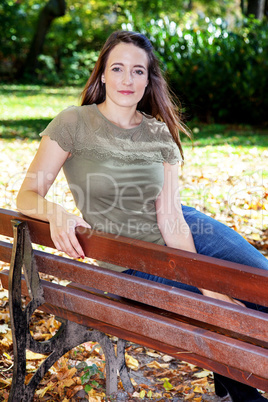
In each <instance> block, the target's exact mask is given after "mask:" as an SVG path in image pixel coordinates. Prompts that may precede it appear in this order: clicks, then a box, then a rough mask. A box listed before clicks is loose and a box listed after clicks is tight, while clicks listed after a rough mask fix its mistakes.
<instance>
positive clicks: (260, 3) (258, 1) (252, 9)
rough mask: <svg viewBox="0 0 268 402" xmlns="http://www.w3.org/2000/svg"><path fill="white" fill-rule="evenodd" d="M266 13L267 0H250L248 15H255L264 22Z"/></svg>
mask: <svg viewBox="0 0 268 402" xmlns="http://www.w3.org/2000/svg"><path fill="white" fill-rule="evenodd" d="M264 11H265V0H248V8H247V15H254V17H255V18H257V19H258V20H260V21H261V20H262V19H263V17H264Z"/></svg>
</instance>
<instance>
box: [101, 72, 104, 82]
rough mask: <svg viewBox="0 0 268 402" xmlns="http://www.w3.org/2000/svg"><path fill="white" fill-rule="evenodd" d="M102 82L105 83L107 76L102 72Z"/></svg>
mask: <svg viewBox="0 0 268 402" xmlns="http://www.w3.org/2000/svg"><path fill="white" fill-rule="evenodd" d="M101 82H103V84H104V83H105V77H104V74H102V76H101Z"/></svg>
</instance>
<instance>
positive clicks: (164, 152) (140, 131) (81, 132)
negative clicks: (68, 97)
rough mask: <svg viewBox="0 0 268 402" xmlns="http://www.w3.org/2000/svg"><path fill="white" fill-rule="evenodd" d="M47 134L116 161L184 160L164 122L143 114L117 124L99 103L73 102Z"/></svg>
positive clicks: (78, 151) (69, 147)
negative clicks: (130, 124) (132, 122)
mask: <svg viewBox="0 0 268 402" xmlns="http://www.w3.org/2000/svg"><path fill="white" fill-rule="evenodd" d="M40 135H41V136H43V135H48V136H49V137H50V138H51V139H52V140H55V141H57V142H58V144H59V145H60V147H61V148H62V149H63V150H64V151H67V152H70V153H71V154H72V156H71V157H74V156H76V155H77V156H82V157H84V158H85V159H90V160H93V161H94V160H96V161H100V160H103V161H106V160H111V159H112V160H113V162H114V164H116V165H124V164H126V163H127V164H130V163H131V164H145V165H148V164H152V163H162V162H164V161H165V162H168V163H170V164H175V163H177V162H178V161H181V159H182V158H181V155H180V151H179V148H178V146H177V144H176V143H175V141H174V139H173V137H172V136H171V134H170V133H169V131H168V129H167V126H166V125H165V123H162V122H159V121H157V120H156V119H155V118H149V117H147V116H143V119H142V122H141V123H140V124H139V125H138V126H137V127H134V128H131V129H124V128H121V127H117V126H116V125H115V124H113V123H111V122H110V121H109V120H108V119H106V118H105V116H103V115H102V114H101V112H100V111H99V110H98V107H97V105H95V104H94V105H88V106H80V107H77V106H70V107H69V108H67V109H65V110H63V111H62V112H61V113H59V114H58V115H57V116H56V117H55V118H54V119H53V120H52V121H51V122H50V123H49V125H48V126H47V128H46V129H45V130H44V131H43V132H42V133H41V134H40Z"/></svg>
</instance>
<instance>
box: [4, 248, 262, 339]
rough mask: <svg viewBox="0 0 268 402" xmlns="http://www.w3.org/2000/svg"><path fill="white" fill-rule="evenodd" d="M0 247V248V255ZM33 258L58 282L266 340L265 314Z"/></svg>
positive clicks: (48, 258)
mask: <svg viewBox="0 0 268 402" xmlns="http://www.w3.org/2000/svg"><path fill="white" fill-rule="evenodd" d="M6 246H7V247H8V252H10V253H11V249H10V246H11V245H10V244H8V243H6ZM3 247H4V246H3V245H2V248H1V245H0V252H1V249H3ZM8 252H7V253H6V254H8ZM34 255H35V258H36V262H37V264H38V267H39V271H40V272H43V273H46V274H49V275H54V276H58V275H59V267H60V273H61V274H60V278H61V279H66V280H69V281H72V282H78V283H80V284H88V286H92V287H93V288H96V289H100V290H102V291H105V292H109V293H113V294H116V295H118V296H121V297H126V298H128V299H131V300H135V301H138V302H141V303H146V304H148V305H151V306H154V307H158V308H164V309H166V310H167V311H170V312H174V313H176V314H179V315H183V316H186V317H189V318H191V319H195V320H198V321H203V322H205V323H208V324H211V325H214V326H218V327H219V328H223V329H226V330H228V331H232V332H234V333H236V334H239V335H236V336H243V335H244V336H247V337H252V338H256V339H258V340H261V341H266V342H267V340H268V315H267V314H264V313H260V312H258V311H255V310H250V309H245V308H243V307H240V306H236V305H233V304H227V303H224V302H221V301H219V300H215V299H211V298H204V297H203V296H201V295H198V294H193V293H189V292H187V291H184V290H180V289H177V288H172V287H169V286H166V285H163V284H159V283H155V282H148V281H144V280H142V279H140V278H137V277H132V276H128V275H124V274H121V273H118V272H114V271H110V270H107V269H105V268H101V267H96V266H94V265H90V264H84V263H81V262H79V261H74V260H71V259H66V258H64V257H58V256H55V255H52V254H48V253H44V252H40V251H36V250H35V251H34ZM156 295H157V297H156ZM234 336H235V335H234Z"/></svg>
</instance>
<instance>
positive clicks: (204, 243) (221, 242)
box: [124, 206, 268, 313]
mask: <svg viewBox="0 0 268 402" xmlns="http://www.w3.org/2000/svg"><path fill="white" fill-rule="evenodd" d="M182 210H183V215H184V218H185V220H186V222H187V224H188V226H189V227H190V229H191V232H192V235H193V239H194V243H195V247H196V251H197V253H198V254H203V255H207V256H210V257H216V258H219V259H221V260H226V261H232V262H237V263H239V264H245V265H249V266H252V267H256V268H261V269H266V270H268V260H267V259H266V258H265V257H264V256H263V255H262V254H261V253H260V252H259V251H258V250H257V249H256V248H255V247H253V246H252V245H251V244H250V243H248V242H247V241H246V240H245V239H244V238H243V237H242V236H241V235H240V234H238V233H237V232H236V231H234V230H233V229H231V228H229V227H228V226H226V225H224V224H223V223H220V222H218V221H216V220H215V219H213V218H211V217H209V216H207V215H205V214H203V213H202V212H199V211H197V210H196V209H195V208H192V207H187V206H182ZM124 273H126V274H129V275H135V276H138V277H140V278H144V279H148V280H152V281H155V282H159V283H163V284H165V285H170V286H174V287H177V288H180V289H185V290H189V291H192V292H195V293H201V292H200V291H199V290H198V289H197V288H196V287H194V286H190V285H186V284H184V283H180V282H176V281H172V280H170V279H165V278H161V277H159V276H155V275H150V274H147V273H145V272H140V271H134V270H132V269H128V270H127V271H124ZM244 303H245V304H246V306H247V307H250V308H253V309H257V310H260V311H264V312H267V313H268V307H263V306H258V305H256V304H253V303H249V302H244Z"/></svg>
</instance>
